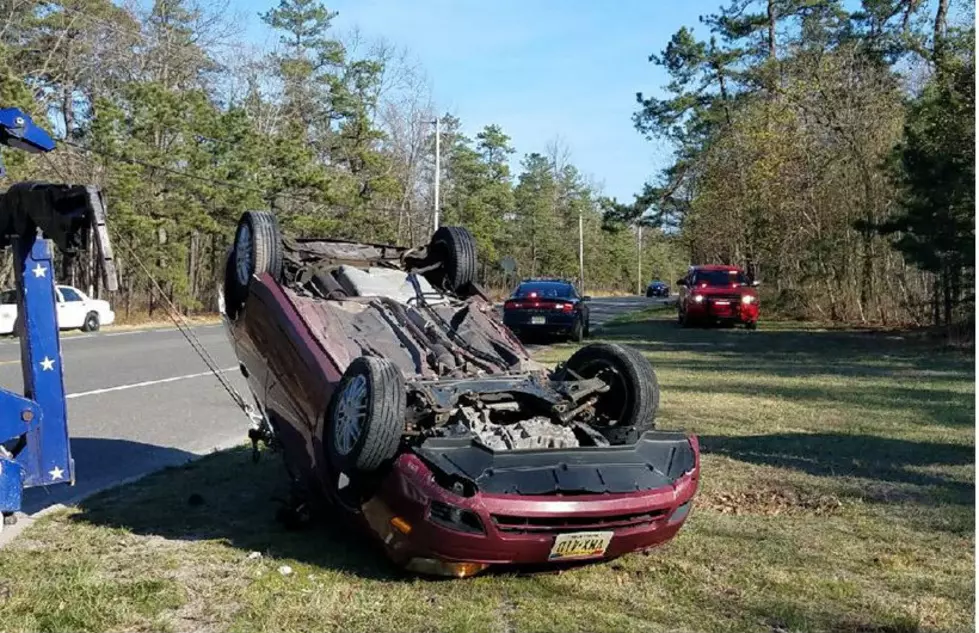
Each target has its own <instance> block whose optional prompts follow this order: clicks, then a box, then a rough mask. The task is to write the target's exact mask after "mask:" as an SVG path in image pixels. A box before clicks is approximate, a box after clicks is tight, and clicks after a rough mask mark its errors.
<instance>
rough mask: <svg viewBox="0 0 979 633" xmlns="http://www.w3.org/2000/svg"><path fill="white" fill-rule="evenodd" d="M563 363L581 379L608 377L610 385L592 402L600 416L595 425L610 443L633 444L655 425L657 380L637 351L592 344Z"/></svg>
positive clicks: (657, 398) (617, 346) (643, 357)
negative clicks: (607, 389)
mask: <svg viewBox="0 0 979 633" xmlns="http://www.w3.org/2000/svg"><path fill="white" fill-rule="evenodd" d="M565 366H566V367H567V369H570V370H571V371H573V372H574V373H576V374H578V375H579V376H581V377H582V378H593V377H595V376H598V375H599V374H603V375H604V376H608V377H609V381H610V385H611V387H612V388H611V389H610V390H609V391H608V392H606V393H604V394H602V395H601V396H599V399H598V402H597V403H596V405H595V406H596V410H597V413H598V416H599V418H600V420H599V422H598V423H596V424H595V428H596V430H598V431H599V432H600V433H601V434H602V435H604V436H605V438H606V439H607V440H608V441H609V442H610V443H612V444H630V443H634V442H635V441H636V440H637V439H638V438H639V436H640V435H642V434H643V433H645V432H646V431H648V430H650V429H654V428H656V409H657V407H659V382H658V381H657V379H656V372H655V371H654V370H653V366H652V365H651V364H650V363H649V361H648V360H646V357H645V356H643V355H642V354H640V353H639V352H638V351H637V350H635V349H633V348H631V347H626V346H624V345H616V344H613V343H593V344H591V345H586V346H585V347H582V348H581V349H579V350H578V351H577V352H575V353H574V354H572V355H571V358H569V359H568V362H567V364H566V365H565Z"/></svg>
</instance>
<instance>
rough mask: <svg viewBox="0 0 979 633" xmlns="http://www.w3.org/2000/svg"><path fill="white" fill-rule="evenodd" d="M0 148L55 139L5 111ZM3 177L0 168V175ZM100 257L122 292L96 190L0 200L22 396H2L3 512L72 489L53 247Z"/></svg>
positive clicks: (37, 192) (55, 190)
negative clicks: (50, 490) (56, 488)
mask: <svg viewBox="0 0 979 633" xmlns="http://www.w3.org/2000/svg"><path fill="white" fill-rule="evenodd" d="M0 144H3V145H7V146H9V147H15V148H17V149H24V150H27V151H29V152H33V153H38V152H48V151H51V150H53V149H54V146H55V145H54V141H53V140H52V139H51V137H50V136H49V135H48V134H47V132H45V131H44V130H42V129H41V128H39V127H37V126H36V125H35V124H34V122H33V121H32V120H31V118H30V117H29V116H28V115H27V114H25V113H23V112H21V111H20V110H17V109H11V108H8V109H2V110H0ZM3 173H5V172H4V170H3V167H2V166H0V175H2V174H3ZM90 236H92V237H94V241H95V244H94V246H95V247H96V248H97V249H98V255H99V257H98V259H97V261H98V262H99V268H100V269H101V271H102V273H103V278H104V280H105V287H106V288H107V289H108V290H109V291H114V290H116V289H117V286H118V282H117V278H116V271H115V262H114V260H113V257H112V248H111V246H110V243H109V236H108V232H107V230H106V224H105V206H104V204H103V200H102V195H101V193H100V192H99V190H98V188H96V187H93V186H84V185H60V184H46V183H33V182H25V183H18V184H15V185H13V186H12V187H10V188H9V189H8V190H7V191H5V192H3V193H2V195H0V249H5V248H6V247H8V246H10V247H12V249H13V258H14V275H15V279H16V285H17V320H18V321H19V327H18V330H19V332H18V333H19V336H20V350H21V368H22V370H23V374H24V394H23V395H21V394H17V393H13V392H11V391H7V390H5V389H0V512H2V513H3V516H4V520H5V521H7V522H9V521H11V520H12V518H11V517H12V514H13V513H14V512H16V511H18V510H20V507H21V499H22V493H23V489H24V488H29V487H33V486H47V485H50V484H57V483H74V481H75V466H74V461H73V460H72V458H71V447H70V444H69V437H68V419H67V411H66V400H65V384H64V368H63V366H62V357H61V342H60V339H59V337H58V323H57V316H56V298H55V279H54V277H55V269H54V260H53V252H52V249H51V246H50V245H49V240H50V241H51V242H53V243H54V245H55V247H57V248H58V250H59V251H60V252H61V253H62V254H63V255H64V256H66V257H73V256H74V255H76V254H77V253H79V252H83V251H86V250H87V249H88V248H90V247H91V246H93V245H91V244H89V242H90V241H91V240H90Z"/></svg>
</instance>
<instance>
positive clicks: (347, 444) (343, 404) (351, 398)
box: [333, 376, 367, 455]
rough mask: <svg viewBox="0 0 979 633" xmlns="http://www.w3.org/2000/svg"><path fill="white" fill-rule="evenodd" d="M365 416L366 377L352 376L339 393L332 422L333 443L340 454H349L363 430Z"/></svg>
mask: <svg viewBox="0 0 979 633" xmlns="http://www.w3.org/2000/svg"><path fill="white" fill-rule="evenodd" d="M366 418H367V378H365V377H364V376H354V377H353V378H352V379H351V380H350V382H348V383H347V386H346V387H344V388H343V391H342V392H341V393H340V402H339V404H338V406H337V408H336V420H334V424H333V445H334V447H335V448H336V450H337V453H339V454H340V455H349V454H350V451H352V450H353V449H354V446H355V445H356V444H357V440H359V439H360V435H361V433H363V430H364V420H365V419H366Z"/></svg>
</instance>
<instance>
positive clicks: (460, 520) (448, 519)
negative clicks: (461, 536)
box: [429, 501, 486, 534]
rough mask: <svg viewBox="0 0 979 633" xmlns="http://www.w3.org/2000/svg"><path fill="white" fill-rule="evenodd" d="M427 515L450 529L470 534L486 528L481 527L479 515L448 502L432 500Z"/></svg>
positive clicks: (478, 532)
mask: <svg viewBox="0 0 979 633" xmlns="http://www.w3.org/2000/svg"><path fill="white" fill-rule="evenodd" d="M429 516H430V517H431V519H432V521H434V522H435V523H438V524H439V525H441V526H443V527H447V528H449V529H450V530H456V531H457V532H469V533H470V534H485V533H486V530H485V529H484V528H483V522H482V521H480V520H479V515H477V514H476V513H475V512H471V511H469V510H463V509H462V508H457V507H456V506H454V505H450V504H448V503H442V502H441V501H432V505H431V509H430V510H429Z"/></svg>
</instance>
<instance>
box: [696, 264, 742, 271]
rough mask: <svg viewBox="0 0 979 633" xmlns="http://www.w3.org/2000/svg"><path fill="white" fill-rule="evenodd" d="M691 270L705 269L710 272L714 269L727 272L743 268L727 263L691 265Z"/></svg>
mask: <svg viewBox="0 0 979 633" xmlns="http://www.w3.org/2000/svg"><path fill="white" fill-rule="evenodd" d="M690 270H692V271H698V270H703V271H705V272H710V271H712V270H720V271H725V272H726V271H729V270H735V271H738V272H741V269H740V268H738V267H737V266H729V265H727V264H705V265H703V266H691V267H690Z"/></svg>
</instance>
